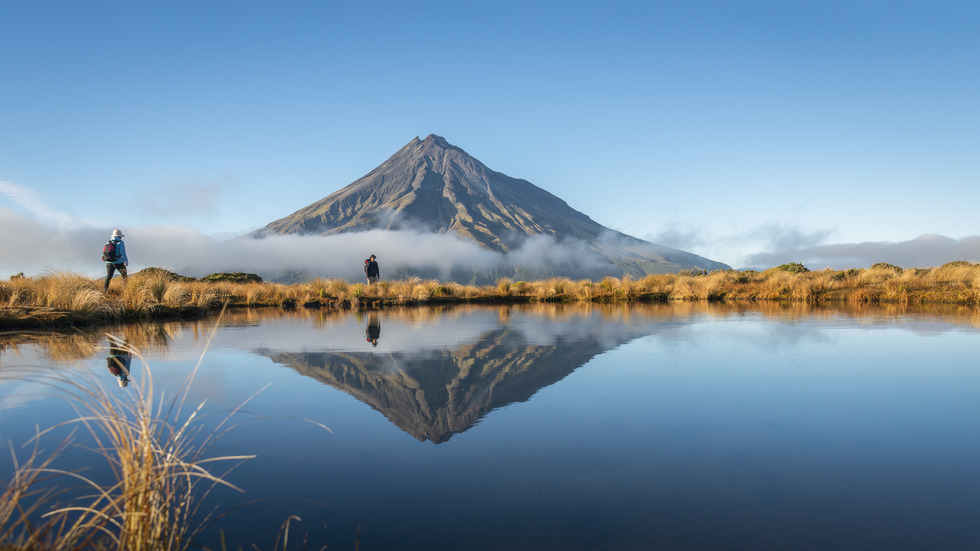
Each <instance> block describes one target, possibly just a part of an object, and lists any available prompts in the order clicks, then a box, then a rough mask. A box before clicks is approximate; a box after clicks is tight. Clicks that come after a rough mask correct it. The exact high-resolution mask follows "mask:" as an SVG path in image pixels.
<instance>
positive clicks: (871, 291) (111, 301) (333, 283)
mask: <svg viewBox="0 0 980 551" xmlns="http://www.w3.org/2000/svg"><path fill="white" fill-rule="evenodd" d="M225 275H232V276H243V275H244V276H250V277H251V279H250V278H237V279H235V280H231V281H229V280H214V279H211V280H209V279H208V278H204V279H203V280H195V279H193V278H186V277H182V276H178V275H176V274H172V273H170V272H166V271H165V270H161V269H158V268H148V269H146V270H143V271H141V272H139V273H136V274H133V275H131V276H130V277H129V278H128V280H126V281H121V280H118V279H116V280H113V282H112V285H111V286H110V288H109V291H108V293H103V292H102V280H101V279H93V278H88V277H85V276H81V275H79V274H73V273H56V274H48V275H45V276H42V277H37V278H12V279H10V280H8V281H0V332H9V331H24V330H38V329H41V330H54V329H61V330H70V329H75V328H85V327H95V326H100V325H106V324H111V323H119V322H130V321H140V320H168V319H177V320H179V319H199V318H202V317H205V316H208V315H209V314H211V313H214V312H217V311H219V310H221V309H222V308H281V309H285V310H290V309H334V310H352V309H353V310H370V309H378V308H390V307H403V306H409V307H412V306H429V305H452V304H500V305H503V304H524V303H559V304H560V303H592V304H621V303H622V304H629V303H671V302H716V303H732V304H740V303H741V304H752V303H756V304H763V303H772V304H779V303H785V304H808V305H820V304H826V305H831V304H855V305H857V304H872V305H874V304H896V305H900V306H915V305H932V304H935V305H956V306H963V307H970V308H977V307H978V306H980V264H972V263H968V262H951V263H947V264H944V265H943V266H940V267H936V268H910V269H902V268H899V267H897V266H892V265H890V264H878V265H875V266H873V267H871V268H867V269H861V270H855V269H852V270H845V271H837V270H829V269H828V270H822V271H819V272H812V271H809V270H807V269H806V268H805V267H803V266H801V265H798V264H789V265H784V266H780V267H777V268H771V269H769V270H766V271H764V272H757V271H741V272H739V271H734V270H726V271H717V272H711V273H704V272H698V273H677V274H654V275H647V276H644V277H642V278H640V279H635V278H632V277H628V276H626V277H623V278H619V279H617V278H613V277H607V278H604V279H601V280H599V281H591V280H577V281H573V280H571V279H568V278H564V277H555V278H551V279H546V280H539V281H513V280H511V279H508V278H501V279H500V280H498V281H497V282H496V283H495V284H493V285H464V284H460V283H455V282H443V281H438V280H422V279H420V278H417V277H413V278H409V279H405V280H395V281H381V282H378V283H375V284H370V285H368V284H365V283H351V282H349V281H346V280H340V279H315V280H311V281H307V282H304V283H294V284H283V283H271V282H263V281H262V280H261V278H258V276H252V275H251V274H225ZM209 277H210V276H209Z"/></svg>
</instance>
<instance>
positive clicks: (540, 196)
mask: <svg viewBox="0 0 980 551" xmlns="http://www.w3.org/2000/svg"><path fill="white" fill-rule="evenodd" d="M377 229H382V230H402V229H419V230H424V231H430V232H436V233H452V234H456V235H458V236H460V237H463V238H466V239H471V240H473V241H476V242H477V243H479V244H480V245H481V246H483V247H485V248H487V249H490V250H494V251H499V252H504V253H506V252H510V251H513V250H515V249H516V248H518V247H520V246H521V245H522V244H524V243H525V242H526V241H527V240H528V239H529V238H531V237H534V236H546V237H548V238H551V239H554V240H555V241H557V242H582V243H585V244H586V245H587V246H588V247H589V248H590V249H591V252H592V253H593V254H594V256H595V257H596V258H595V259H593V260H600V261H601V262H602V264H603V265H605V266H607V267H608V269H604V270H600V272H603V274H604V275H622V274H623V273H629V274H631V275H643V274H646V273H658V272H670V271H677V270H680V269H684V268H695V269H705V270H715V269H724V268H727V267H728V266H726V265H724V264H721V263H719V262H715V261H712V260H709V259H706V258H703V257H700V256H697V255H694V254H691V253H687V252H684V251H680V250H677V249H672V248H670V247H664V246H661V245H655V244H653V243H649V242H646V241H643V240H640V239H637V238H634V237H630V236H628V235H625V234H622V233H620V232H616V231H614V230H611V229H609V228H606V227H605V226H602V225H601V224H599V223H597V222H595V221H594V220H592V219H591V218H589V217H588V216H586V215H585V214H583V213H581V212H579V211H577V210H575V209H573V208H571V207H570V206H568V204H567V203H565V201H563V200H561V199H559V198H558V197H556V196H554V195H552V194H551V193H548V192H547V191H545V190H543V189H541V188H539V187H537V186H535V185H533V184H531V183H530V182H528V181H526V180H520V179H516V178H512V177H510V176H507V175H505V174H501V173H499V172H495V171H493V170H490V169H489V168H488V167H487V166H486V165H484V164H483V163H481V162H480V161H478V160H476V159H474V158H473V157H471V156H470V155H468V154H467V153H466V152H465V151H463V150H462V149H460V148H458V147H456V146H453V145H451V144H449V143H448V142H446V140H444V139H443V138H441V137H439V136H436V135H429V136H428V137H426V138H425V139H424V140H420V139H419V138H415V139H413V140H412V141H411V142H409V143H408V144H407V145H406V146H405V147H403V148H401V149H400V150H399V151H398V152H397V153H395V154H394V155H393V156H392V157H391V158H389V159H388V160H387V161H385V162H384V163H382V164H381V165H380V166H378V167H377V168H375V169H374V170H372V171H371V172H370V173H368V174H367V175H365V176H364V177H362V178H360V179H358V180H357V181H355V182H353V183H352V184H350V185H348V186H347V187H345V188H343V189H341V190H339V191H336V192H334V193H332V194H330V195H329V196H327V197H325V198H324V199H321V200H320V201H317V202H315V203H313V204H311V205H308V206H306V207H304V208H302V209H300V210H298V211H296V212H295V213H293V214H291V215H289V216H287V217H285V218H282V219H279V220H276V221H274V222H272V223H270V224H268V225H267V226H265V227H264V228H261V229H259V230H256V231H255V232H253V233H252V234H250V235H251V236H253V237H265V236H269V235H275V234H304V235H309V234H313V235H331V234H337V233H343V232H354V231H367V230H377ZM590 264H594V262H590ZM620 270H622V271H621V272H620ZM588 275H592V276H594V275H600V274H596V273H592V274H588Z"/></svg>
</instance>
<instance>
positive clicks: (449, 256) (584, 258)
mask: <svg viewBox="0 0 980 551" xmlns="http://www.w3.org/2000/svg"><path fill="white" fill-rule="evenodd" d="M120 229H121V230H122V231H123V232H124V233H125V234H126V239H125V240H126V246H127V250H128V252H129V257H130V271H131V272H135V271H139V270H141V269H143V268H147V267H159V268H165V269H168V270H170V271H173V272H177V273H179V274H182V275H188V276H193V277H201V276H204V275H207V274H211V273H215V272H250V273H256V274H259V275H261V276H262V277H263V278H274V277H278V276H281V275H282V274H287V273H295V274H302V276H303V277H337V278H343V279H347V280H351V281H356V280H360V279H361V278H362V277H363V266H364V259H365V258H367V257H368V256H369V255H371V254H375V255H377V256H378V261H379V263H380V265H381V275H382V277H383V278H388V277H404V276H406V275H419V276H421V277H425V278H428V277H435V278H439V279H442V280H456V281H462V282H466V281H468V280H469V279H470V278H472V277H473V276H474V274H475V273H477V272H482V273H484V274H486V277H485V278H484V279H487V278H489V280H490V281H492V280H494V279H495V278H496V277H504V276H510V277H514V276H515V275H517V276H519V277H522V278H537V277H548V276H549V275H553V274H564V275H570V277H592V278H600V277H602V276H604V275H620V274H621V273H622V271H621V270H620V269H618V268H616V267H615V266H613V265H612V264H611V262H610V261H609V260H608V259H607V258H604V257H603V256H602V255H601V254H599V253H597V252H596V251H595V250H594V249H592V248H591V247H590V246H589V245H588V244H586V243H584V242H581V241H562V242H556V241H555V240H553V239H551V238H548V237H545V236H539V237H534V238H531V239H528V240H527V241H526V242H525V243H524V244H523V245H522V246H521V247H519V248H518V249H516V250H514V251H513V252H511V253H510V254H502V253H497V252H493V251H488V250H486V249H484V248H481V247H480V246H478V245H477V244H475V243H473V242H471V241H466V240H462V239H459V238H457V237H455V236H453V235H446V234H435V233H426V232H422V231H416V230H404V231H380V230H379V231H368V232H362V233H346V234H340V235H333V236H297V235H276V236H271V237H266V238H264V239H253V238H247V237H240V238H236V239H232V240H227V241H226V240H219V239H216V238H213V237H209V236H206V235H203V234H201V233H200V232H199V231H197V230H195V229H193V228H190V227H187V226H144V227H136V228H126V227H123V228H120ZM112 230H113V228H111V227H105V228H97V227H78V226H76V227H75V229H66V225H63V224H61V223H58V222H50V221H49V222H47V223H45V222H41V221H38V219H36V218H33V217H31V216H30V215H25V214H20V213H16V212H13V211H11V210H8V209H5V208H3V207H0V233H2V235H3V236H4V239H3V240H0V279H7V278H9V277H10V276H11V275H13V274H16V273H19V272H24V273H25V274H27V275H38V274H42V273H45V272H53V271H60V270H66V271H72V272H78V273H81V274H85V275H88V276H90V277H97V276H101V275H103V274H104V273H105V268H104V264H103V263H102V262H101V259H100V256H101V251H102V245H103V244H105V242H106V240H107V239H108V237H109V235H110V234H111V233H112ZM820 237H821V236H819V235H815V234H814V235H809V234H808V235H802V234H801V235H796V236H795V237H794V238H792V239H784V240H783V241H782V242H781V243H779V244H780V245H782V247H778V248H777V247H774V248H773V249H771V250H772V252H762V253H754V254H750V255H747V256H746V262H745V263H744V264H742V266H743V267H758V268H771V267H773V266H778V265H780V264H785V263H787V262H802V263H803V264H804V265H806V266H807V267H809V268H811V269H822V268H825V267H829V268H835V269H846V268H860V267H867V266H870V265H871V264H874V263H876V262H888V263H890V264H895V265H898V266H902V267H928V266H938V265H941V264H945V263H946V262H950V261H953V260H967V261H973V262H976V261H980V236H969V237H964V238H961V239H954V238H949V237H944V236H940V235H924V236H921V237H918V238H916V239H913V240H910V241H903V242H866V243H851V244H848V243H842V244H814V243H813V241H814V240H816V239H819V238H820ZM808 242H809V243H808ZM617 270H618V271H617ZM572 274H574V275H572Z"/></svg>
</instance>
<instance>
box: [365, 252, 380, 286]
mask: <svg viewBox="0 0 980 551" xmlns="http://www.w3.org/2000/svg"><path fill="white" fill-rule="evenodd" d="M364 275H366V276H367V282H368V283H377V282H378V280H379V279H381V270H380V269H378V257H376V256H374V255H373V254H372V255H371V256H370V257H368V259H367V260H365V261H364Z"/></svg>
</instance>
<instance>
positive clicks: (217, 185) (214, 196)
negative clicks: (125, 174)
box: [138, 176, 233, 220]
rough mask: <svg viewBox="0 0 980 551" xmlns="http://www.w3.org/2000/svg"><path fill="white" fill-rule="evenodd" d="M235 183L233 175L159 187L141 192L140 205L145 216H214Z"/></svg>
mask: <svg viewBox="0 0 980 551" xmlns="http://www.w3.org/2000/svg"><path fill="white" fill-rule="evenodd" d="M232 186H233V179H232V178H231V177H230V176H225V177H221V178H217V179H214V180H211V181H205V182H199V181H194V182H186V183H181V184H174V185H166V186H159V187H156V188H153V189H149V190H146V191H144V192H143V193H141V194H140V197H139V201H138V204H139V205H140V208H141V210H142V211H143V212H144V213H145V214H146V215H148V216H152V217H155V218H160V219H167V220H190V219H193V218H195V217H199V216H202V215H206V216H215V215H217V213H218V205H219V204H220V202H221V200H222V199H223V197H224V195H225V193H226V191H227V190H228V188H230V187H232Z"/></svg>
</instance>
